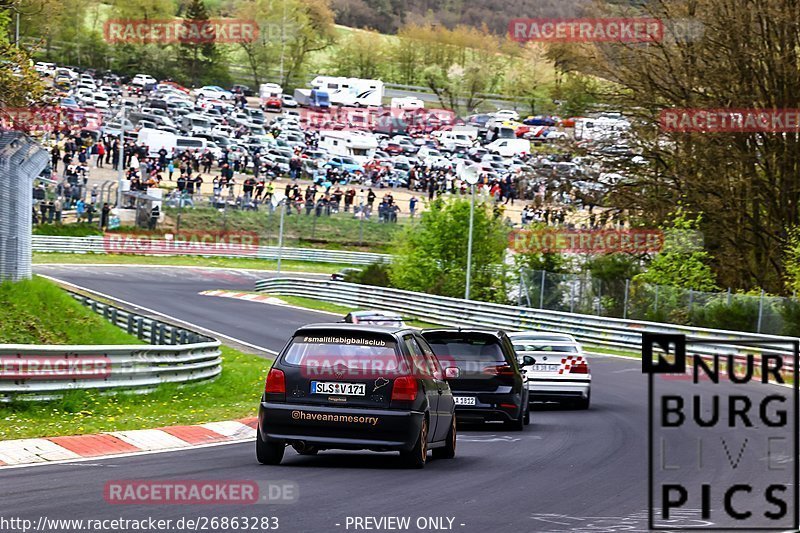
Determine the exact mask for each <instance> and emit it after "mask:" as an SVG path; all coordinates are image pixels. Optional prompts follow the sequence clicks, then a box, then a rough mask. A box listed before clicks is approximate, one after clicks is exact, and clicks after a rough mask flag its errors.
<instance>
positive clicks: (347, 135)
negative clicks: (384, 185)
mask: <svg viewBox="0 0 800 533" xmlns="http://www.w3.org/2000/svg"><path fill="white" fill-rule="evenodd" d="M318 148H320V149H322V150H327V151H328V153H329V154H331V155H346V156H350V157H352V158H353V159H355V160H356V162H358V163H359V164H361V165H364V164H366V163H367V162H369V161H370V160H371V159H372V156H374V155H375V151H376V150H377V149H378V140H377V139H376V138H375V136H374V135H372V134H371V133H365V132H361V131H339V130H322V131H320V132H319V143H318Z"/></svg>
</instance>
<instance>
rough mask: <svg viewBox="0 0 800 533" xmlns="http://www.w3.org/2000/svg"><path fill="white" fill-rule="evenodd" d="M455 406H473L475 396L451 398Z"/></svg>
mask: <svg viewBox="0 0 800 533" xmlns="http://www.w3.org/2000/svg"><path fill="white" fill-rule="evenodd" d="M453 400H454V401H455V403H456V405H475V396H453Z"/></svg>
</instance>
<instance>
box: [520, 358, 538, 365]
mask: <svg viewBox="0 0 800 533" xmlns="http://www.w3.org/2000/svg"><path fill="white" fill-rule="evenodd" d="M519 364H520V366H531V365H535V364H536V359H534V358H533V357H531V356H530V355H523V356H522V358H521V359H520V362H519Z"/></svg>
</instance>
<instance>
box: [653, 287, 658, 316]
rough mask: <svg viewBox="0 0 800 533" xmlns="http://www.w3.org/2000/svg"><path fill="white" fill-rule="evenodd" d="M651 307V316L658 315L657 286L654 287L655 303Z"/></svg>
mask: <svg viewBox="0 0 800 533" xmlns="http://www.w3.org/2000/svg"><path fill="white" fill-rule="evenodd" d="M653 306H654V307H653V314H657V313H658V285H656V298H655V302H654V304H653Z"/></svg>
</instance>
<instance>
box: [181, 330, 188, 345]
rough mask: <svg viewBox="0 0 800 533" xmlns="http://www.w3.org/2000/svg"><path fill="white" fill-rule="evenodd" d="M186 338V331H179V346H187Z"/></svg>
mask: <svg viewBox="0 0 800 533" xmlns="http://www.w3.org/2000/svg"><path fill="white" fill-rule="evenodd" d="M186 337H187V334H186V330H185V329H182V330H181V344H187V342H186Z"/></svg>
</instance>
